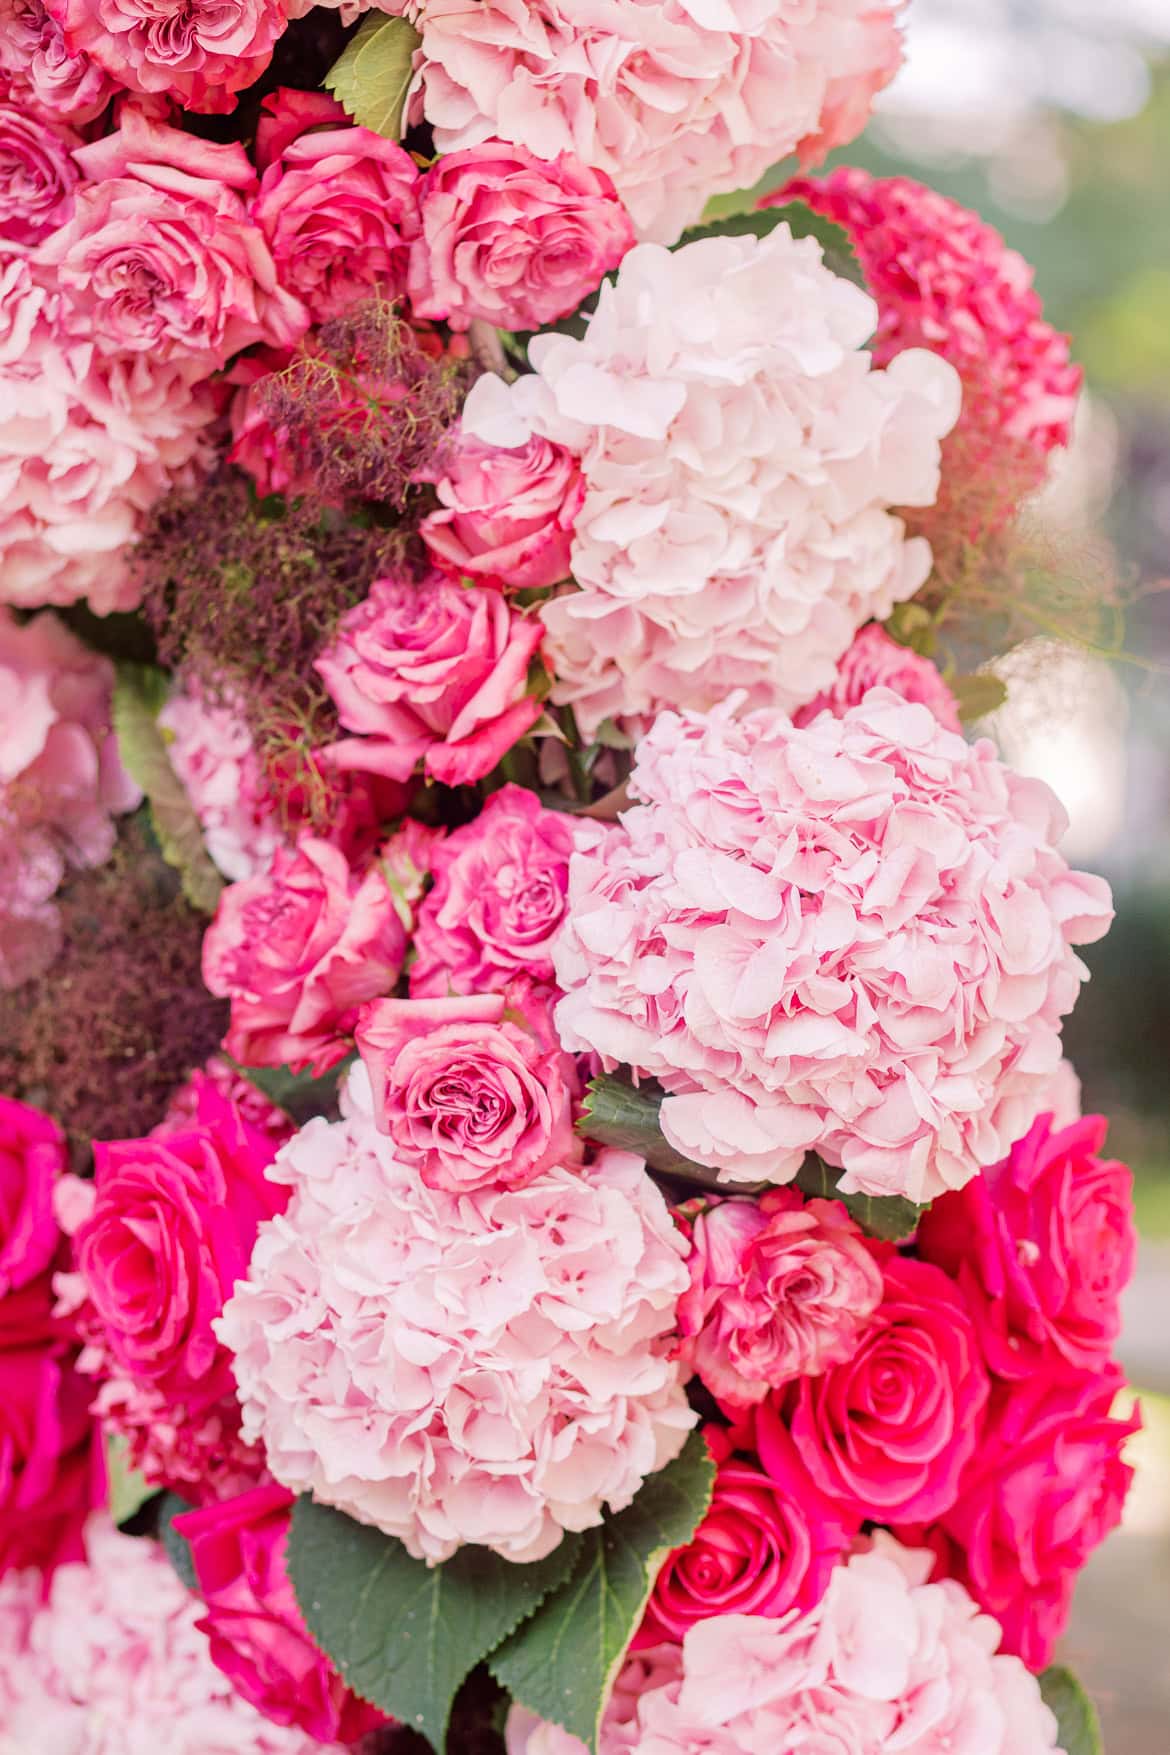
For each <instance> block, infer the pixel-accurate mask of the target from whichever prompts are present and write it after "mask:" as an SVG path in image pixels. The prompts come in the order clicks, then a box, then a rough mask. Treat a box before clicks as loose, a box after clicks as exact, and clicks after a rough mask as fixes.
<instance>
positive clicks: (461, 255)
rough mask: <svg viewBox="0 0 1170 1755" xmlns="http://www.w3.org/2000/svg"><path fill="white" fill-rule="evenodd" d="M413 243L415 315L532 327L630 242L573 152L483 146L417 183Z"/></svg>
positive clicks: (461, 324)
mask: <svg viewBox="0 0 1170 1755" xmlns="http://www.w3.org/2000/svg"><path fill="white" fill-rule="evenodd" d="M420 198H421V206H422V236H421V237H420V238H419V240H418V242H417V243H416V244H415V245H414V248H413V249H412V250H411V253H410V298H411V304H412V305H413V307H414V309H415V311H416V312H417V313H418V315H419V316H422V317H445V318H447V319H449V320H450V322H451V323H452V324H454V326H455V327H456V328H466V327H467V325H468V324H469V323H470V322H471V321H472V319H473V318H476V317H479V318H481V319H482V320H483V321H484V322H486V323H493V324H495V325H496V327H497V328H499V329H540V328H542V327H543V326H544V325H545V324H548V323H554V322H555V321H556V319H557V318H558V317H563V316H565V314H566V313H567V312H569V311H574V310H576V308H577V306H578V305H579V304H580V303H581V300H582V299H583V298H585V297H586V295H587V294H588V293H591V292H593V291H594V290H595V289H596V288H597V287H598V286H599V285H600V284H601V282H602V280H603V279H604V278H605V276H606V275H607V274H608V273H609V271H610V269H611V268H616V267H617V265H618V263H619V262H620V261H621V259H622V257H623V256H624V255H625V253H626V251H627V250H629V249H630V248H631V247H632V246H633V243H634V228H633V226H632V224H631V222H630V216H629V214H628V213H627V212H626V210H625V208H624V207H623V206H622V204H621V201H620V200H619V198H618V194H617V190H616V189H615V188H614V186H613V183H612V182H611V181H610V179H609V177H608V176H607V174H606V173H605V171H601V170H594V169H591V168H590V167H589V166H588V165H586V164H584V163H583V162H582V161H581V160H580V159H579V158H577V157H576V155H575V154H573V153H571V152H562V153H559V154H558V155H557V157H556V158H554V159H549V158H537V157H535V156H534V155H533V154H532V153H531V152H529V151H528V149H527V148H526V147H523V146H508V145H506V144H505V143H504V142H503V141H501V140H488V141H483V142H481V143H480V144H479V145H477V146H472V147H468V148H467V149H466V150H465V151H463V152H447V153H444V154H443V156H442V157H441V158H440V159H439V160H438V162H437V163H436V164H435V165H434V166H433V167H432V169H431V170H429V171H428V172H427V174H426V176H425V177H424V178H423V181H422V186H421V189H420Z"/></svg>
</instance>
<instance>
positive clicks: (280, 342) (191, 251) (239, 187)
mask: <svg viewBox="0 0 1170 1755" xmlns="http://www.w3.org/2000/svg"><path fill="white" fill-rule="evenodd" d="M76 159H77V163H78V164H79V165H80V167H81V169H82V171H83V172H84V175H85V177H86V179H87V180H86V181H85V182H84V183H83V184H82V186H81V187H80V189H79V190H78V193H77V198H76V207H75V211H74V214H73V217H72V219H71V220H70V221H69V223H68V224H67V225H65V226H63V227H61V229H60V230H59V231H57V232H56V233H55V234H54V235H53V237H52V238H51V239H49V240H48V241H47V242H46V243H45V244H44V245H43V246H42V249H41V252H40V256H41V260H42V261H43V263H44V264H45V266H46V267H47V268H49V269H51V270H53V271H54V273H55V275H56V278H57V281H58V284H59V285H60V286H61V287H62V288H63V289H64V290H65V291H66V292H67V294H68V311H69V322H70V324H71V325H74V326H76V325H78V324H81V323H84V324H85V325H86V330H85V332H86V334H87V335H92V337H93V338H94V339H95V340H96V341H97V342H98V344H99V346H101V347H103V348H104V349H105V350H106V351H108V352H112V353H121V352H130V353H149V354H150V355H151V357H152V358H154V359H156V360H160V361H165V360H170V359H176V358H177V359H184V358H188V357H190V356H194V358H195V359H197V360H198V362H199V365H200V369H201V371H202V373H203V374H204V375H206V374H208V373H210V372H211V371H213V370H214V369H215V368H216V367H218V366H222V365H223V364H224V363H225V362H226V361H227V360H228V359H229V358H230V356H231V355H232V354H235V353H238V352H239V351H240V349H241V348H244V347H248V346H250V345H251V344H252V343H253V342H257V341H267V342H269V343H270V344H272V345H276V346H287V345H289V344H290V343H291V342H292V341H294V340H296V338H297V337H298V336H299V335H300V334H302V333H303V331H304V330H305V328H306V327H307V326H308V316H307V313H306V312H305V309H304V307H303V306H302V305H301V303H300V301H299V300H298V299H297V298H296V297H294V295H293V294H292V293H291V292H289V291H288V290H287V289H286V288H285V287H284V286H283V285H282V284H281V281H280V280H279V278H278V275H277V268H276V264H275V263H274V261H273V259H272V256H271V254H270V253H269V250H268V246H267V244H266V242H265V240H264V237H263V234H262V233H261V231H260V230H259V228H258V227H257V226H256V224H255V223H254V222H253V221H252V220H251V219H250V218H249V216H248V211H247V205H246V199H247V198H248V197H249V196H250V195H251V193H252V191H253V188H254V185H255V173H254V171H253V170H252V167H251V165H250V164H249V162H248V157H247V154H246V153H245V152H244V149H243V147H242V146H240V145H238V144H235V143H232V144H230V145H223V146H221V145H217V144H215V143H214V142H212V141H207V140H200V139H197V138H196V137H195V136H194V135H191V134H186V133H183V132H182V131H181V130H179V129H177V128H169V127H167V126H165V125H164V124H162V123H158V122H152V121H150V120H149V119H148V118H147V117H145V116H143V115H142V114H141V113H140V112H138V111H137V110H133V109H127V110H125V111H124V112H123V115H122V118H121V124H120V126H119V128H118V129H117V130H116V131H115V132H114V133H112V134H108V135H106V136H105V137H104V138H103V139H101V140H97V141H95V142H94V143H93V144H92V145H90V146H84V147H81V148H80V149H79V150H78V152H77V154H76Z"/></svg>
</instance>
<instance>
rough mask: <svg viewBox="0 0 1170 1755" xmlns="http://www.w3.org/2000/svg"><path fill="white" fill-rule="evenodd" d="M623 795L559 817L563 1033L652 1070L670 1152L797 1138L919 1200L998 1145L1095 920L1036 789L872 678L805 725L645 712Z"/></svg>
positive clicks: (995, 1155)
mask: <svg viewBox="0 0 1170 1755" xmlns="http://www.w3.org/2000/svg"><path fill="white" fill-rule="evenodd" d="M631 792H632V796H633V797H634V798H635V799H638V800H641V801H643V802H642V803H641V804H639V805H638V806H637V807H635V808H634V809H632V810H629V811H627V812H626V813H625V814H624V816H623V817H622V819H621V823H620V826H617V827H614V828H611V829H608V830H603V829H600V828H594V829H593V830H592V835H593V837H594V841H595V844H594V846H593V847H592V848H590V847H588V846H587V845H586V844H585V840H586V836H585V831H584V830H579V831H578V833H579V835H580V836H581V841H582V844H581V846H580V850H579V851H578V852H577V853H575V854H574V857H573V860H572V862H571V865H570V872H569V885H570V888H569V922H568V926H567V929H566V930H565V932H564V933H563V935H562V936H561V938H560V939H559V940H558V943H557V946H556V952H555V960H556V970H557V979H558V981H559V983H560V985H561V987H562V988H563V989H564V990H565V993H566V995H567V997H566V998H565V999H563V1000H562V1001H561V1003H560V1005H559V1007H558V1010H557V1023H558V1027H559V1029H560V1032H561V1038H562V1041H563V1042H564V1044H565V1046H566V1047H567V1048H569V1049H570V1050H572V1051H578V1052H580V1051H587V1050H593V1051H596V1052H597V1053H599V1054H600V1055H601V1056H602V1057H603V1059H604V1062H605V1064H606V1065H607V1066H608V1067H613V1066H616V1065H619V1064H623V1063H624V1064H625V1065H627V1066H629V1067H633V1068H634V1069H635V1070H636V1071H638V1072H639V1073H643V1074H647V1075H649V1076H651V1077H654V1078H657V1079H659V1080H661V1082H662V1083H663V1084H664V1085H665V1086H666V1089H667V1091H668V1092H669V1093H670V1095H668V1097H667V1098H666V1100H665V1102H664V1103H663V1105H662V1112H661V1115H662V1125H663V1128H664V1130H665V1132H666V1134H667V1136H668V1137H669V1139H670V1141H671V1143H672V1144H673V1145H674V1146H676V1147H677V1148H678V1149H679V1150H680V1151H682V1152H683V1153H685V1154H686V1155H687V1156H689V1157H692V1158H697V1159H698V1160H699V1161H700V1162H702V1163H706V1164H712V1165H715V1166H716V1167H718V1168H721V1169H722V1170H723V1171H724V1172H725V1173H726V1174H728V1175H729V1176H731V1177H733V1178H734V1177H740V1178H743V1177H746V1178H748V1179H749V1180H756V1179H759V1178H761V1177H762V1178H764V1179H766V1180H769V1181H775V1182H785V1181H788V1180H790V1179H791V1178H792V1176H794V1175H795V1173H796V1171H797V1170H798V1169H799V1167H800V1164H801V1161H802V1158H803V1156H804V1153H805V1152H806V1151H809V1150H816V1151H818V1152H820V1153H821V1155H822V1156H823V1157H824V1158H825V1159H826V1161H827V1162H829V1163H830V1164H833V1165H838V1166H840V1167H841V1168H842V1169H843V1170H844V1171H845V1175H844V1177H843V1178H842V1181H841V1187H842V1190H843V1191H844V1192H846V1193H849V1192H851V1191H853V1190H855V1189H860V1190H862V1191H864V1192H865V1193H869V1194H877V1195H889V1194H901V1195H905V1196H907V1197H908V1198H909V1199H911V1200H914V1201H918V1202H922V1201H926V1200H930V1199H932V1198H933V1197H934V1196H935V1195H939V1194H942V1193H944V1192H945V1191H946V1190H947V1189H948V1188H960V1187H962V1186H963V1184H964V1183H966V1182H968V1181H969V1180H970V1179H971V1177H972V1176H974V1175H976V1174H977V1172H978V1171H979V1170H980V1169H981V1168H982V1167H983V1166H984V1165H986V1164H994V1163H996V1162H997V1161H998V1159H999V1158H1001V1157H1002V1156H1003V1154H1004V1153H1005V1152H1006V1151H1007V1149H1008V1147H1009V1146H1010V1144H1011V1142H1012V1141H1013V1140H1015V1139H1017V1138H1018V1137H1019V1135H1020V1133H1021V1132H1022V1131H1023V1130H1024V1129H1025V1128H1026V1127H1027V1126H1028V1125H1029V1124H1030V1122H1031V1121H1032V1119H1033V1116H1034V1114H1035V1103H1036V1100H1037V1098H1038V1096H1039V1094H1040V1092H1041V1091H1042V1090H1043V1089H1044V1087H1045V1082H1046V1081H1047V1080H1048V1079H1049V1078H1050V1076H1051V1074H1052V1073H1053V1072H1054V1071H1055V1068H1056V1066H1057V1063H1058V1061H1059V1059H1060V1024H1061V1019H1062V1017H1063V1015H1064V1014H1065V1013H1066V1012H1068V1011H1070V1010H1071V1009H1072V1006H1073V1004H1074V1002H1075V1000H1076V997H1077V993H1078V990H1079V988H1080V984H1081V982H1082V980H1083V979H1084V975H1085V970H1084V968H1083V965H1082V964H1081V963H1080V961H1079V960H1078V958H1077V957H1076V955H1075V953H1074V951H1073V948H1072V947H1073V946H1074V945H1077V944H1086V943H1091V942H1092V941H1093V940H1094V939H1097V938H1099V937H1100V936H1101V935H1102V933H1103V932H1104V931H1105V930H1106V929H1107V927H1108V924H1109V921H1110V920H1111V918H1112V911H1111V908H1110V898H1109V888H1108V885H1107V884H1106V883H1105V882H1104V881H1103V880H1102V879H1100V878H1098V877H1092V876H1089V875H1088V874H1086V873H1083V872H1075V871H1071V870H1070V869H1069V867H1068V865H1067V863H1066V862H1065V860H1064V859H1063V858H1062V857H1061V855H1060V853H1059V852H1058V851H1057V843H1058V841H1059V839H1060V836H1061V834H1062V833H1063V831H1064V828H1065V818H1064V813H1063V811H1062V810H1061V807H1060V805H1059V803H1058V802H1057V800H1056V798H1055V797H1054V795H1053V794H1052V792H1051V791H1050V790H1049V789H1048V787H1046V786H1045V785H1044V784H1043V783H1042V782H1040V781H1036V780H1026V779H1022V778H1021V777H1019V776H1018V775H1016V774H1013V773H1012V772H1011V770H1010V769H1008V768H1006V767H1004V765H1003V764H1002V763H1001V762H1000V761H999V760H998V759H997V757H996V754H995V750H994V747H993V745H992V744H991V743H990V742H989V741H988V740H986V739H984V740H982V741H980V742H979V743H977V744H974V745H970V744H968V743H966V742H964V740H963V739H962V738H960V737H956V736H955V734H954V733H953V732H950V731H947V730H946V729H945V728H944V727H943V726H941V725H940V724H939V722H938V720H937V719H936V718H935V717H934V715H933V714H932V713H931V712H930V711H929V710H928V709H927V708H926V707H924V706H922V705H920V704H917V703H907V702H905V701H902V700H899V699H898V697H897V696H896V695H894V694H892V693H891V692H890V691H889V690H885V689H874V690H872V691H871V692H870V693H869V694H868V695H867V696H866V697H865V700H864V701H863V702H862V703H861V704H860V705H859V706H857V707H852V708H850V709H849V711H848V712H846V713H845V714H844V715H842V717H841V718H834V717H832V716H830V715H829V714H827V713H823V714H821V715H820V716H819V717H818V718H817V719H816V720H815V721H814V722H813V724H811V725H808V726H805V727H802V728H797V727H794V726H793V725H792V723H791V721H790V720H789V719H787V718H786V717H785V716H784V715H783V714H780V713H768V712H757V713H752V714H750V715H748V716H747V717H746V718H744V719H740V720H738V721H737V720H735V719H733V718H732V717H731V715H730V710H729V709H724V710H721V711H719V712H717V713H712V714H709V715H699V714H694V715H690V716H683V717H680V716H678V715H676V714H673V713H666V714H663V715H661V716H660V718H659V719H658V720H657V722H656V724H655V726H654V729H653V731H652V732H651V733H650V735H649V736H648V737H647V738H646V739H645V740H644V741H643V742H642V743H641V745H640V746H639V748H638V756H637V763H636V766H635V768H634V772H633V775H632V778H631Z"/></svg>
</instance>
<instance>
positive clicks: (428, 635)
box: [316, 574, 544, 786]
mask: <svg viewBox="0 0 1170 1755" xmlns="http://www.w3.org/2000/svg"><path fill="white" fill-rule="evenodd" d="M543 632H544V630H543V628H542V626H541V624H540V622H539V621H538V620H536V619H535V618H526V617H524V616H522V615H519V614H517V613H516V612H515V611H513V610H511V609H509V607H508V605H507V603H506V602H505V601H504V599H503V597H502V596H501V595H500V593H499V592H498V591H486V590H481V589H479V588H478V587H476V586H470V587H467V588H463V587H461V586H459V585H454V584H452V583H451V582H450V581H449V580H446V579H442V578H440V577H439V576H438V575H437V574H433V575H432V576H431V577H430V578H428V579H426V580H424V581H423V582H422V583H421V584H415V583H414V582H413V581H411V580H407V579H376V580H375V581H374V583H373V585H372V586H371V587H370V594H369V596H368V597H367V598H366V600H365V602H364V603H359V604H358V605H357V607H356V608H354V609H351V610H349V611H348V612H347V613H346V614H345V615H344V616H343V617H342V618H341V622H340V625H339V627H338V631H337V636H336V638H335V639H334V641H333V644H332V645H331V646H330V647H329V649H328V650H327V651H326V652H324V653H323V654H322V655H321V657H320V658H318V659H317V664H316V667H317V669H318V671H319V672H320V673H321V676H322V677H323V678H324V681H325V686H326V688H327V689H328V690H329V693H330V695H331V696H332V697H333V699H334V701H335V702H336V704H337V711H338V715H339V717H340V719H341V723H342V725H343V726H344V728H345V730H346V731H348V732H352V733H355V734H356V735H354V736H352V737H348V738H345V739H343V740H342V741H341V742H339V743H335V744H332V745H330V746H329V747H328V749H327V750H325V751H323V752H322V755H323V758H324V759H326V760H328V761H330V762H331V763H332V764H333V765H334V766H336V767H337V768H340V769H342V770H347V769H352V770H356V771H357V772H358V773H371V774H382V775H384V776H385V777H386V778H387V779H390V780H406V779H408V778H409V776H410V775H411V774H412V773H413V771H414V769H415V766H416V764H418V763H419V762H421V763H422V764H423V767H424V768H425V770H426V772H427V773H428V774H429V775H430V776H431V778H432V779H433V780H441V781H442V782H443V783H444V784H445V785H447V786H461V785H466V784H469V783H470V782H472V781H475V780H482V778H483V777H484V775H485V774H489V773H490V772H491V770H492V769H493V768H494V767H495V766H496V764H497V762H499V760H500V758H501V756H503V755H504V754H505V753H506V751H508V750H510V749H511V747H512V745H513V744H514V743H515V742H516V740H517V739H518V738H521V737H523V736H524V733H525V732H526V731H528V730H529V729H530V727H531V726H532V725H533V724H534V723H535V721H536V720H537V719H538V718H539V717H540V702H539V701H538V700H536V698H535V697H534V696H532V695H529V694H527V693H526V692H525V691H526V689H527V684H528V666H529V664H530V663H531V661H532V659H533V658H534V657H535V656H536V653H537V651H538V649H539V647H540V642H541V639H542V637H543Z"/></svg>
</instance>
